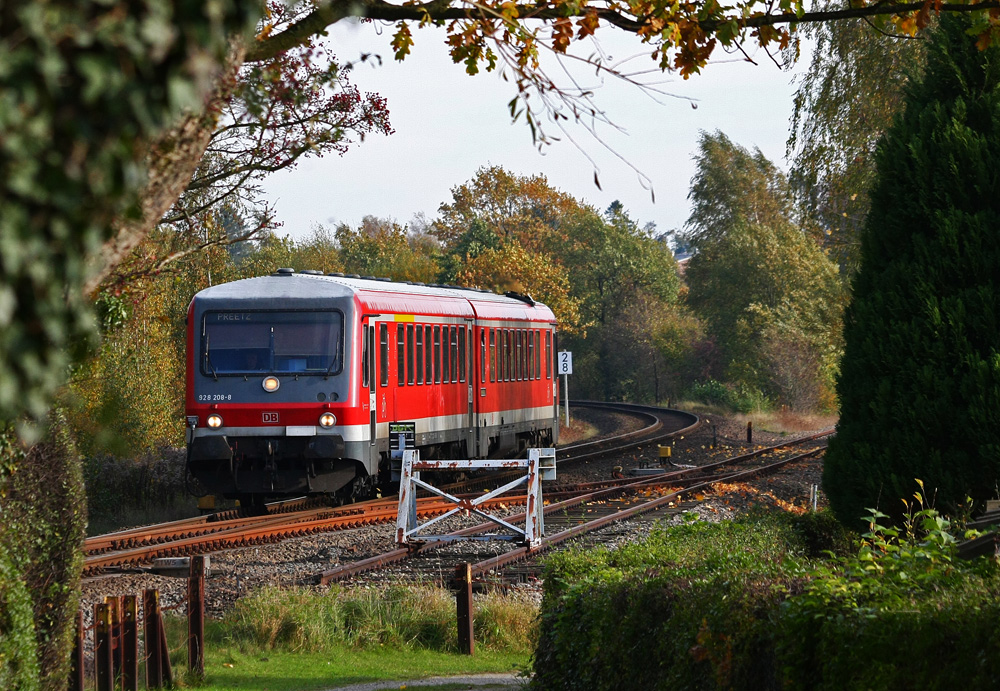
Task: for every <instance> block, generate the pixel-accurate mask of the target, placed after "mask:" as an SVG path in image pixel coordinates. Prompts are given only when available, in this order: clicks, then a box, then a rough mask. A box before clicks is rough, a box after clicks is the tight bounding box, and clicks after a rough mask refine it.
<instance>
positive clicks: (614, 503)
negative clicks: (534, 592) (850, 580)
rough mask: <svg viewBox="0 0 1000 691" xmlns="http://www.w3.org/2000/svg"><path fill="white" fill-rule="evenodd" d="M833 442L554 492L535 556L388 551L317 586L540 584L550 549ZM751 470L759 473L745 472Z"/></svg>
mask: <svg viewBox="0 0 1000 691" xmlns="http://www.w3.org/2000/svg"><path fill="white" fill-rule="evenodd" d="M830 434H832V430H829V431H826V432H822V433H820V434H816V435H810V436H808V437H804V438H802V439H798V440H794V441H790V442H784V443H782V444H779V445H776V446H771V447H766V448H762V449H757V450H755V451H752V452H749V453H744V454H739V455H736V456H733V457H730V458H726V459H723V460H721V461H717V462H714V463H710V464H707V465H704V466H698V467H693V468H685V469H679V470H673V471H665V472H663V473H660V474H657V475H653V476H648V477H642V478H628V479H620V480H611V481H607V482H600V483H587V484H585V485H578V486H575V487H574V488H572V489H563V490H562V491H560V492H557V493H553V492H549V493H547V494H546V496H548V497H549V498H550V499H552V498H555V497H556V496H562V497H565V498H562V499H561V500H560V501H557V502H554V503H550V504H548V505H547V506H546V507H545V510H544V513H545V528H546V537H545V538H544V539H543V541H542V543H541V545H539V546H538V547H537V548H534V549H530V548H527V547H517V548H513V549H512V548H510V547H509V545H508V543H503V542H496V543H485V546H484V543H480V542H477V543H464V542H455V541H450V540H443V541H439V542H428V543H425V544H422V545H418V546H414V547H411V548H398V549H394V550H390V551H388V552H385V553H383V554H379V555H376V556H374V557H370V558H368V559H364V560H361V561H358V562H354V563H351V564H345V565H342V566H339V567H337V568H335V569H330V570H327V571H324V572H323V573H321V574H319V575H318V577H317V580H318V582H319V583H320V584H323V585H327V584H330V583H333V582H335V581H339V580H344V579H347V578H353V577H356V576H359V575H361V574H365V573H370V572H374V571H377V570H384V571H386V573H385V576H386V577H387V578H389V579H392V580H398V579H400V578H409V579H414V580H421V581H438V582H440V581H444V580H447V579H449V578H450V577H451V574H452V573H454V570H455V568H457V567H458V566H459V565H461V564H465V563H469V564H472V567H471V569H472V575H473V577H477V578H480V579H482V578H485V577H487V576H489V577H490V579H491V580H492V581H493V582H500V581H501V580H506V581H510V580H513V581H520V580H525V579H527V578H531V577H537V576H538V574H539V567H538V561H537V558H538V557H539V556H540V555H541V554H542V553H543V552H545V551H547V550H549V549H552V548H555V547H557V546H559V545H561V544H562V543H565V542H567V541H569V540H573V539H577V538H580V537H582V536H588V535H589V536H593V535H595V533H596V532H597V531H599V530H601V529H603V528H605V527H606V526H609V525H611V524H613V523H616V522H619V521H623V520H626V519H634V518H637V517H641V516H645V519H644V520H649V521H655V520H659V519H661V518H663V517H666V516H669V515H672V514H676V513H679V512H681V511H684V510H687V509H689V508H690V507H691V506H693V505H694V504H695V503H697V502H692V501H689V500H688V501H685V500H684V498H685V497H689V496H691V495H696V494H697V493H699V492H702V491H706V490H708V489H709V488H711V487H712V486H713V485H717V484H720V483H736V482H742V481H745V480H747V479H750V478H753V477H758V476H761V475H766V474H770V473H774V472H777V471H778V470H780V469H781V468H783V467H785V466H786V465H788V464H790V463H793V462H795V461H798V460H802V459H804V458H808V457H811V456H814V455H817V454H820V453H822V452H823V451H824V450H825V445H823V444H821V443H817V444H815V445H814V447H813V448H810V449H808V450H806V451H799V450H798V447H801V446H802V445H804V444H810V443H813V442H820V440H822V439H825V437H827V436H829V435H830ZM763 459H766V460H763ZM746 464H753V465H752V467H745V465H746ZM566 495H568V496H566ZM504 520H506V521H508V522H512V523H517V522H518V521H523V520H524V515H523V514H518V515H513V516H507V517H505V518H504ZM493 527H494V526H493V524H491V523H483V524H480V525H478V526H473V527H470V528H465V529H462V530H458V531H455V532H454V533H452V534H451V535H449V536H448V537H449V538H458V537H468V536H471V535H477V534H482V533H484V532H485V531H487V530H490V529H492V528H493ZM590 539H593V538H590ZM597 541H598V542H604V541H605V540H600V539H598V540H597ZM491 550H492V551H493V552H494V553H493V554H491V555H488V556H487V555H485V554H484V552H488V551H491ZM522 562H527V563H528V565H527V567H525V566H518V567H515V568H514V569H512V570H511V571H510V572H509V574H506V575H505V574H503V573H501V571H502V570H503V569H505V568H508V567H510V566H511V565H513V564H518V563H522ZM390 566H391V567H392V569H391V570H389V567H390Z"/></svg>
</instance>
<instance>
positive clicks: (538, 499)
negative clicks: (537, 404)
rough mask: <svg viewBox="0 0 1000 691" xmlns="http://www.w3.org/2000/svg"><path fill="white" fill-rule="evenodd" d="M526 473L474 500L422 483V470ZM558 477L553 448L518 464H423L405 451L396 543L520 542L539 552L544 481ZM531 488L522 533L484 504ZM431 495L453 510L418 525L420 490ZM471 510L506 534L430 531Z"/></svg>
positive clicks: (487, 461) (497, 461)
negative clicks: (520, 489) (517, 470)
mask: <svg viewBox="0 0 1000 691" xmlns="http://www.w3.org/2000/svg"><path fill="white" fill-rule="evenodd" d="M516 469H524V470H525V474H524V475H523V476H521V477H519V478H517V479H515V480H512V481H511V482H508V483H507V484H505V485H503V486H502V487H498V488H497V489H495V490H493V491H491V492H488V493H487V494H484V495H482V496H481V497H476V498H474V499H468V498H465V499H461V498H459V497H456V496H453V495H451V494H448V493H447V492H445V491H443V490H440V489H438V488H437V487H434V486H433V485H430V484H428V483H426V482H424V481H423V480H421V479H420V471H422V470H450V471H466V470H516ZM555 477H556V451H555V449H528V457H527V458H514V459H471V460H443V461H422V460H420V452H419V451H418V450H415V449H406V450H405V451H404V452H403V467H402V477H401V478H400V482H399V510H398V513H397V518H396V543H397V544H399V545H407V544H409V543H411V542H429V541H439V540H440V541H452V540H512V541H513V540H519V541H520V542H522V543H524V544H525V545H526V546H528V547H529V548H534V547H537V546H538V545H539V544H540V543H541V540H542V535H543V533H544V530H545V525H544V514H543V512H542V485H541V482H542V480H554V479H555ZM525 484H526V485H527V494H528V502H527V508H526V510H525V522H524V528H519V527H518V526H516V525H513V524H511V523H509V522H507V521H505V520H503V519H502V518H499V517H497V516H494V515H492V514H489V513H487V512H486V511H484V510H483V509H482V508H481V505H482V504H483V503H485V502H487V501H489V500H490V499H493V498H495V497H498V496H500V495H501V494H503V493H504V492H508V491H510V490H512V489H514V488H515V487H519V486H521V485H525ZM418 488H421V489H424V490H427V491H428V492H430V493H431V494H433V495H435V496H437V497H441V498H442V499H446V500H448V501H450V502H452V503H453V504H455V508H453V509H451V510H449V511H448V512H446V513H444V514H441V515H440V516H436V517H434V518H432V519H430V520H428V521H426V522H425V523H423V524H418V523H417V489H418ZM463 511H468V512H470V513H474V514H476V515H477V516H480V517H482V518H485V519H486V520H487V521H490V522H491V523H495V524H496V525H498V526H500V527H501V528H503V529H505V530H506V531H507V532H505V533H491V534H481V535H466V536H455V535H432V534H428V533H426V532H424V531H426V530H427V529H428V528H429V527H430V526H432V525H434V524H435V523H438V522H440V521H443V520H445V519H446V518H449V517H451V516H455V515H457V514H458V513H460V512H463Z"/></svg>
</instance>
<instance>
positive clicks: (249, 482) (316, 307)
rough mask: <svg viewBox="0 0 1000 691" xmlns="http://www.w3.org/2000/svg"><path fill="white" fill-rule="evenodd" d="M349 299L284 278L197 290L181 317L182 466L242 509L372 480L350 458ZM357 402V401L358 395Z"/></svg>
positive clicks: (330, 285)
mask: <svg viewBox="0 0 1000 691" xmlns="http://www.w3.org/2000/svg"><path fill="white" fill-rule="evenodd" d="M354 311H355V305H354V296H353V293H352V292H351V291H350V290H349V289H348V288H345V287H344V286H342V285H339V284H337V283H335V282H332V281H326V280H323V278H322V277H318V276H317V277H313V276H306V275H301V274H291V273H281V272H279V273H278V274H276V275H273V276H264V277H260V278H251V279H245V280H242V281H235V282H232V283H226V284H222V285H218V286H214V287H212V288H208V289H206V290H203V291H201V292H200V293H198V294H197V295H195V297H194V298H193V300H192V301H191V306H190V308H189V312H188V349H187V369H188V372H187V411H186V420H187V447H188V454H187V464H188V472H189V473H190V475H191V476H192V477H194V478H195V479H196V480H197V482H198V483H199V484H200V485H201V487H202V488H203V489H204V491H206V492H208V493H211V494H215V495H217V496H224V497H228V498H236V499H240V500H241V501H243V502H245V503H250V504H259V503H262V502H263V500H264V499H265V498H267V497H277V496H294V495H303V494H338V495H340V496H344V497H350V496H353V495H355V494H362V493H365V492H366V491H368V490H369V489H370V488H368V487H367V485H369V484H372V485H373V484H374V482H373V480H372V479H371V478H370V476H369V473H368V472H367V468H366V464H365V462H364V460H363V459H362V458H360V457H359V454H358V453H355V452H354V451H355V450H356V449H359V448H362V447H364V446H365V445H364V444H362V443H360V440H358V439H353V438H352V430H360V429H363V428H364V425H363V424H362V425H357V424H353V423H355V422H356V421H354V420H353V419H352V417H353V416H354V413H355V412H356V407H357V405H356V404H357V401H354V400H352V391H353V389H352V384H351V367H350V362H351V361H352V358H351V356H350V345H349V344H351V343H353V342H354V340H355V338H356V336H357V335H356V334H355V333H354V328H353V324H354V319H353V315H354ZM355 397H356V396H355Z"/></svg>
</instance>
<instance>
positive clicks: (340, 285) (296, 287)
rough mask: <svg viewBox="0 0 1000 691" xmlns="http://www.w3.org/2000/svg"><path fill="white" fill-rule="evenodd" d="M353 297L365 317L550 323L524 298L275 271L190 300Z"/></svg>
mask: <svg viewBox="0 0 1000 691" xmlns="http://www.w3.org/2000/svg"><path fill="white" fill-rule="evenodd" d="M335 298H353V299H354V300H356V301H357V302H358V303H359V305H361V306H362V308H363V309H364V311H365V312H372V313H380V312H389V313H396V314H400V313H403V314H407V313H413V314H433V315H439V316H456V317H466V318H477V319H486V320H491V319H492V320H523V321H536V322H537V321H541V322H548V323H555V315H553V313H552V310H550V309H549V308H548V307H547V306H546V305H544V304H542V303H540V302H535V301H534V300H532V299H531V298H530V297H528V296H526V295H519V294H517V293H507V294H506V295H497V294H496V293H491V292H489V291H486V290H481V289H477V288H464V287H461V286H444V285H426V284H422V283H413V282H409V281H405V282H400V281H392V280H390V279H387V278H374V277H367V276H366V277H361V276H357V275H343V274H328V275H324V274H323V273H321V272H318V271H316V272H296V271H293V270H291V269H279V270H278V271H277V272H275V273H274V274H271V275H268V276H258V277H256V278H245V279H242V280H239V281H232V282H230V283H221V284H219V285H216V286H212V287H210V288H206V289H204V290H202V291H200V292H199V293H198V294H197V295H195V300H197V301H198V302H199V303H200V305H201V306H202V307H203V308H204V309H213V308H215V309H233V308H234V307H235V306H236V304H238V303H240V302H244V301H249V300H253V301H254V303H255V305H257V306H259V305H260V303H261V302H263V303H264V307H263V308H264V309H280V308H282V307H287V304H288V300H294V301H295V303H296V304H297V305H299V306H301V307H306V308H317V309H318V308H321V307H323V306H324V305H326V304H328V301H329V300H330V299H335Z"/></svg>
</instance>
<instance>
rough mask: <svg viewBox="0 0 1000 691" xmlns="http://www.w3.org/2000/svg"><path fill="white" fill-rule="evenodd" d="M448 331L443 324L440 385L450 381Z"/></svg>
mask: <svg viewBox="0 0 1000 691" xmlns="http://www.w3.org/2000/svg"><path fill="white" fill-rule="evenodd" d="M449 331H450V329H449V328H448V325H447V324H445V325H444V326H442V327H441V383H442V384H447V383H449V382H450V381H451V357H450V353H451V348H450V347H449V338H448V332H449Z"/></svg>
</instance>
